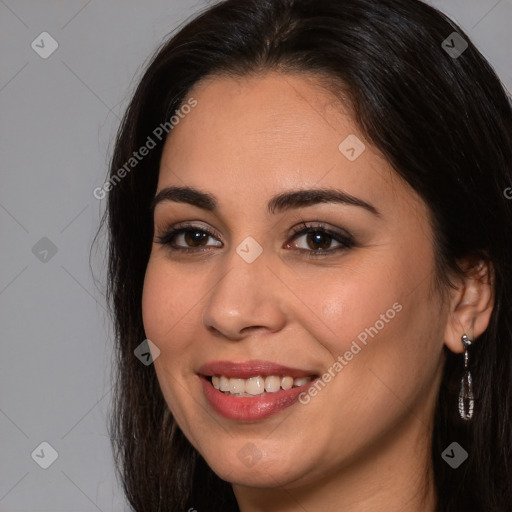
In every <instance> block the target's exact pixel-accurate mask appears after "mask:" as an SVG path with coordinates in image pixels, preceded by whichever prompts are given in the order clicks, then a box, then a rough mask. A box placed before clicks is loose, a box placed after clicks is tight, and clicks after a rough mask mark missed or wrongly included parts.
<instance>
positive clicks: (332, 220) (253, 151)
mask: <svg viewBox="0 0 512 512" xmlns="http://www.w3.org/2000/svg"><path fill="white" fill-rule="evenodd" d="M190 96H192V97H194V98H195V99H196V100H197V102H198V104H197V106H196V107H195V108H194V109H192V111H191V112H190V113H189V114H188V115H187V116H186V117H185V118H184V119H183V120H181V121H180V123H179V124H178V125H176V126H175V127H174V128H173V130H172V132H171V134H170V136H169V137H168V140H167V141H166V144H165V148H164V152H163V155H162V160H161V168H160V174H159V181H158V189H157V192H159V191H160V190H162V189H163V188H165V187H169V186H191V187H195V188H197V189H199V190H201V191H203V192H207V193H210V194H212V195H214V196H215V197H216V199H217V201H218V205H219V206H218V210H217V211H216V212H210V211H206V210H203V209H201V208H198V207H197V206H193V205H190V204H185V203H177V202H173V201H164V202H160V203H159V204H157V206H156V208H155V212H154V221H155V243H154V244H153V248H152V252H151V256H150V260H149V264H148V267H147V272H146V276H145V283H144V293H143V320H144V326H145V330H146V335H147V337H148V338H149V339H150V340H152V341H153V342H154V343H155V344H156V345H157V346H158V347H159V349H160V351H161V353H160V356H159V357H158V358H157V359H156V360H155V362H154V365H155V370H156V373H157V376H158V380H159V383H160V386H161V389H162V392H163V394H164V397H165V399H166V401H167V404H168V405H169V408H170V409H171V411H172V413H173V415H174V417H175V418H176V421H177V422H178V424H179V426H180V428H181V429H182V430H183V432H184V433H185V435H186V436H187V438H188V439H189V441H190V442H191V443H192V444H193V446H194V447H195V448H196V449H197V450H198V451H199V452H200V453H201V455H202V456H203V457H204V458H205V460H206V462H207V463H208V464H209V465H210V467H211V468H212V469H213V471H215V473H216V474H217V475H219V476H220V477H221V478H222V479H224V480H227V481H229V482H231V483H232V485H233V490H234V492H235V495H236V498H237V500H238V502H239V506H240V509H241V510H242V512H255V511H267V512H269V511H270V512H272V511H277V510H279V511H281V512H286V511H292V510H294V511H296V510H308V511H313V510H323V511H325V512H329V511H339V510H343V511H344V512H359V511H361V512H362V511H369V510H371V511H389V510H396V511H400V510H403V511H405V510H407V511H408V512H410V511H412V512H414V511H418V512H419V511H421V512H425V511H434V510H435V490H434V487H433V475H432V471H431V468H430V465H429V459H430V436H431V431H432V418H433V409H434V404H435V400H436V395H437V392H438V387H439V384H440V379H441V371H442V367H443V362H444V357H443V346H444V345H446V346H448V348H449V349H450V350H452V351H454V352H457V353H461V352H462V343H461V340H460V337H461V335H462V334H463V333H464V332H466V333H467V334H468V335H470V336H471V337H476V336H478V335H480V334H481V333H482V332H483V331H484V330H485V328H486V327H487V325H488V322H489V317H490V314H491V311H492V306H493V297H492V287H491V286H490V281H489V279H488V276H489V275H490V271H489V269H488V268H487V267H486V266H485V265H483V266H480V267H479V272H480V274H479V275H478V276H477V277H475V276H473V277H472V278H470V277H468V278H465V279H459V280H458V281H456V282H457V289H456V290H451V291H450V292H449V295H448V298H447V300H446V302H445V301H443V298H442V296H441V294H440V293H439V292H437V291H436V290H435V289H434V287H433V283H434V281H433V280H434V253H433V244H432V240H433V234H432V230H431V227H430V223H429V213H428V210H427V207H426V205H425V204H424V203H423V201H422V200H421V199H420V198H419V197H418V196H417V195H416V194H415V192H414V191H413V190H412V189H411V188H410V187H409V186H408V185H407V184H406V183H404V182H403V181H402V180H401V179H400V178H399V177H398V176H397V175H396V173H395V172H394V171H393V169H392V168H391V166H390V164H389V163H388V162H387V161H386V160H385V159H384V158H383V156H382V155H381V154H380V152H379V151H378V150H376V149H375V148H373V147H372V146H371V145H370V144H369V143H368V142H367V141H365V140H364V138H363V136H362V135H361V133H360V130H359V129H358V127H357V125H356V123H355V121H354V120H353V118H352V117H351V115H350V113H349V111H348V109H346V108H345V107H344V105H343V104H341V103H340V102H338V101H336V98H335V97H334V96H333V95H332V94H331V93H329V92H328V91H327V90H325V89H324V88H322V87H321V86H320V84H319V83H318V82H317V81H316V80H315V79H314V77H310V76H307V75H293V74H279V73H277V72H267V73H265V74H260V75H256V76H252V77H245V78H233V77H213V78H211V79H208V80H206V81H203V82H200V83H198V84H196V86H195V87H194V88H193V90H192V91H191V92H190ZM349 134H355V135H356V136H357V137H358V138H359V139H360V140H361V141H363V142H364V143H365V145H366V149H365V150H364V151H363V153H362V154H361V155H360V156H359V157H358V158H357V159H356V160H354V161H349V160H348V159H347V158H346V157H345V156H344V155H343V154H342V153H341V152H340V150H339V149H338V145H339V144H340V142H341V141H343V140H344V139H345V138H346V137H347V136H348V135H349ZM320 187H321V188H336V189H341V190H343V191H345V192H347V193H349V194H351V195H353V196H356V197H357V198H360V199H362V200H364V201H366V202H367V203H370V204H371V205H373V206H374V207H375V208H376V209H377V210H378V211H379V213H380V216H379V217H377V216H375V215H373V214H372V213H371V212H369V211H367V210H365V209H363V208H361V207H357V206H351V205H346V204H337V203H319V204H315V205H312V206H307V207H301V208H299V209H292V210H287V211H283V212H281V213H279V214H271V213H269V212H268V211H267V207H266V205H267V201H268V200H269V199H270V198H271V197H272V196H273V195H275V194H278V193H282V192H286V191H289V190H297V189H306V188H320ZM302 221H306V222H307V223H311V222H312V223H314V225H315V227H316V226H317V225H319V224H320V225H322V226H324V227H325V229H330V230H334V231H336V230H338V231H339V230H346V231H348V232H349V233H350V234H351V235H352V236H353V238H354V240H355V246H354V247H352V248H346V249H344V250H341V251H339V252H332V253H331V254H330V255H327V256H323V257H317V258H316V259H313V257H311V258H310V259H307V258H306V257H305V254H306V252H307V249H309V251H310V253H311V252H315V251H316V252H319V251H321V250H322V247H325V248H326V249H334V248H336V247H340V245H341V244H340V243H339V242H337V241H336V240H335V239H334V238H329V236H327V235H326V237H325V238H323V239H321V240H320V242H318V241H317V242H316V243H315V240H314V239H311V237H308V236H307V234H303V235H299V236H296V237H295V238H294V237H293V235H292V234H291V229H292V228H293V227H295V226H298V225H300V223H301V222H302ZM181 222H190V223H192V224H193V225H194V226H198V228H199V229H201V228H202V229H204V228H207V229H210V230H213V232H214V233H215V234H216V236H215V237H213V238H212V237H210V238H206V236H205V239H204V240H203V241H202V242H201V243H196V244H194V239H188V240H187V239H185V238H184V236H183V235H178V237H176V238H175V240H174V243H175V244H176V245H177V246H181V247H185V248H186V247H189V248H192V249H195V251H196V252H195V253H191V254H183V253H180V252H178V251H172V250H171V248H170V247H168V246H164V245H162V244H160V243H158V241H157V238H156V237H157V236H162V235H163V234H164V233H165V231H166V229H167V228H168V227H170V226H173V225H176V224H178V223H181ZM248 236H251V237H252V238H254V239H255V240H256V241H257V242H258V243H259V244H260V246H261V248H262V250H263V252H262V253H261V255H260V256H259V257H258V258H257V259H256V260H255V261H254V262H252V263H247V262H246V261H245V260H244V259H242V258H241V257H240V256H239V255H238V254H237V252H236V249H237V247H238V246H239V245H240V243H241V242H242V241H243V240H244V239H245V238H246V237H248ZM308 238H309V241H308ZM322 244H326V245H322ZM394 303H399V304H400V305H401V306H402V309H401V311H400V312H398V313H397V314H396V316H395V317H394V318H393V319H391V320H389V321H388V322H387V323H385V326H384V327H383V328H381V329H380V330H379V332H378V334H377V335H374V337H373V338H372V337H368V343H367V345H366V346H364V345H362V344H361V343H360V345H361V347H362V349H361V351H360V352H358V353H357V355H355V356H354V357H353V359H352V360H351V361H348V362H347V365H346V366H344V367H343V369H342V370H341V371H340V372H339V373H338V374H337V375H336V376H335V377H334V378H333V379H332V380H331V381H330V382H329V383H327V385H326V386H325V388H323V389H321V391H320V392H318V394H317V395H316V396H315V397H312V398H311V400H310V402H309V403H308V404H307V405H302V404H300V403H295V404H294V405H292V406H291V407H289V408H287V409H285V410H284V411H281V412H279V413H278V414H275V415H273V416H271V417H269V418H267V419H265V420H261V421H256V422H246V423H242V422H237V421H233V420H228V419H226V418H223V417H222V416H219V415H218V414H217V413H216V412H215V411H214V410H213V409H212V408H211V407H210V406H209V404H208V402H207V400H206V398H205V396H204V394H203V391H202V386H201V382H200V380H199V377H198V376H197V371H198V369H199V367H200V366H201V365H202V364H204V363H206V362H209V361H214V360H232V361H247V360H251V359H263V360H268V361H272V362H276V363H280V364H284V365H287V366H291V367H297V368H303V369H306V370H309V371H310V373H315V374H317V375H322V374H324V373H325V372H327V371H328V370H329V368H332V366H333V363H334V362H335V361H336V360H337V358H338V356H343V355H344V354H345V352H346V351H347V350H349V349H350V346H351V343H352V342H353V341H354V340H356V339H357V336H358V334H360V333H361V332H362V331H364V330H365V328H368V327H370V326H374V325H375V324H376V321H377V320H379V319H380V318H381V316H380V315H382V314H385V313H386V311H387V310H389V309H390V308H392V305H393V304H394ZM249 443H251V444H249ZM248 444H249V446H250V447H252V448H251V449H252V450H254V464H249V465H247V464H245V463H244V462H243V460H242V459H241V458H239V456H238V455H237V454H238V452H239V450H241V449H243V448H244V447H246V448H245V450H247V449H248V448H247V445H248Z"/></svg>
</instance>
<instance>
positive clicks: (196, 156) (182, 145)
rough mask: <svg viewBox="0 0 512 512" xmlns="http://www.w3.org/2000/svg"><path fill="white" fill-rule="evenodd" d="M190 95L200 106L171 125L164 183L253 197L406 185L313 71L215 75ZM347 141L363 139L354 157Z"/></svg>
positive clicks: (375, 191)
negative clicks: (299, 190) (288, 191)
mask: <svg viewBox="0 0 512 512" xmlns="http://www.w3.org/2000/svg"><path fill="white" fill-rule="evenodd" d="M188 98H193V99H195V100H196V101H197V105H196V106H195V107H194V108H193V109H191V110H190V112H189V113H188V114H186V115H184V117H183V119H182V120H180V122H179V123H178V124H177V125H175V126H174V127H173V129H172V131H171V132H170V135H169V137H168V139H167V142H166V144H165V147H164V152H163V155H162V160H161V168H160V175H159V184H158V189H161V188H163V187H166V186H170V185H190V186H196V187H198V188H203V189H208V190H209V191H211V192H212V193H213V194H215V195H216V196H218V197H220V198H222V197H226V198H227V199H229V198H230V197H232V192H234V191H236V194H237V197H238V198H239V199H242V200H245V201H247V203H245V204H249V203H250V202H251V201H255V200H256V198H260V197H261V195H270V194H274V193H275V192H276V191H280V190H285V189H296V188H308V187H313V186H324V187H325V186H327V187H328V186H333V187H337V188H343V189H345V190H346V191H347V192H348V193H353V194H354V195H357V194H361V193H362V192H364V194H365V198H366V199H368V200H369V201H376V202H377V200H378V197H377V196H379V195H382V194H383V192H384V190H389V191H391V188H396V187H398V188H400V186H402V187H403V185H402V184H401V183H399V180H398V177H397V176H396V174H395V172H394V171H393V170H392V168H391V166H390V165H389V163H388V162H387V161H386V160H385V158H383V156H382V154H381V153H380V152H379V151H378V150H376V149H375V148H373V147H372V146H370V145H369V144H368V143H367V142H363V141H364V138H363V136H362V135H361V133H360V130H359V128H358V126H357V125H356V123H355V121H354V120H353V118H352V116H351V114H350V113H349V109H348V106H347V105H344V104H343V103H342V102H341V101H340V100H339V99H338V98H336V97H335V96H334V94H333V93H331V92H329V91H328V90H327V89H325V88H324V87H322V86H321V84H320V83H319V82H318V81H317V80H315V79H314V77H311V76H302V75H298V74H282V73H266V74H263V75H258V76H251V77H243V78H234V77H211V78H209V79H207V80H205V81H203V82H200V83H199V84H197V85H196V87H194V88H193V89H192V90H191V91H190V92H189V94H188ZM354 137H355V139H354ZM345 140H349V141H353V140H356V141H357V140H360V141H361V142H362V143H363V144H364V150H363V151H362V153H361V154H360V156H358V157H357V158H356V159H355V160H349V159H348V158H347V157H346V156H345V155H344V154H343V152H342V151H341V150H340V143H343V142H344V141H345ZM342 147H343V146H342ZM399 192H400V191H399V190H395V191H394V192H393V194H394V195H396V194H397V193H399ZM405 195H406V196H407V194H405Z"/></svg>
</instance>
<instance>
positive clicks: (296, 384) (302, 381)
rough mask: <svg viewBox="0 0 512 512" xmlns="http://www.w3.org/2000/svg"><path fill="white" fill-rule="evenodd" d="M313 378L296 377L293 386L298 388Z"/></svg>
mask: <svg viewBox="0 0 512 512" xmlns="http://www.w3.org/2000/svg"><path fill="white" fill-rule="evenodd" d="M310 380H311V379H310V377H300V378H299V379H295V380H294V381H293V386H294V387H296V388H298V387H299V386H304V384H306V382H309V381H310Z"/></svg>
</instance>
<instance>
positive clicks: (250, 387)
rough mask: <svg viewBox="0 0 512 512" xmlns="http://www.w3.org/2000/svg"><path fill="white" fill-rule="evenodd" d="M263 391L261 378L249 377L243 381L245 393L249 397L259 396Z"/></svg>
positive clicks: (263, 384) (263, 386)
mask: <svg viewBox="0 0 512 512" xmlns="http://www.w3.org/2000/svg"><path fill="white" fill-rule="evenodd" d="M264 391H265V380H264V379H263V377H251V378H250V379H247V380H246V381H245V392H246V393H249V394H250V395H260V394H261V393H263V392H264Z"/></svg>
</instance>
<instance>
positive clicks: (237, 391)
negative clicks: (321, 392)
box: [212, 375, 313, 396]
mask: <svg viewBox="0 0 512 512" xmlns="http://www.w3.org/2000/svg"><path fill="white" fill-rule="evenodd" d="M312 378H313V377H299V378H297V379H294V378H293V377H290V376H289V375H285V376H284V377H280V376H278V375H268V376H267V377H262V376H257V377H251V378H249V379H234V378H233V379H230V378H228V377H224V376H223V375H214V376H212V385H213V387H214V388H215V389H218V390H220V391H223V392H225V393H227V394H228V395H237V396H262V395H265V394H267V393H276V392H277V391H279V390H280V389H284V390H287V389H291V388H292V387H295V388H296V387H299V386H303V385H304V384H306V383H307V382H309V381H310V380H311V379H312Z"/></svg>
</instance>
